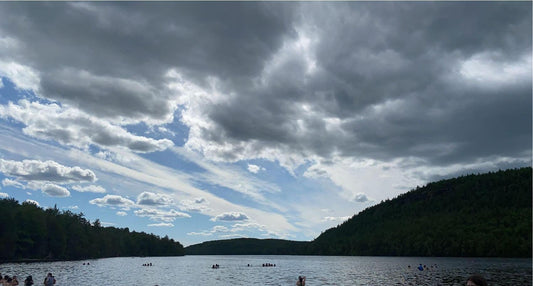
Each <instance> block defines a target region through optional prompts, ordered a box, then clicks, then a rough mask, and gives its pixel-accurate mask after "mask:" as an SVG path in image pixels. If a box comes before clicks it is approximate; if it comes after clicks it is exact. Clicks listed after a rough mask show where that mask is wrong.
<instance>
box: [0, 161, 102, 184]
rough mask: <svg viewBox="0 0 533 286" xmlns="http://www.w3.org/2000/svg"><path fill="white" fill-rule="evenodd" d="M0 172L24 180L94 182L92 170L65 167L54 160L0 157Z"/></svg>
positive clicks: (94, 176)
mask: <svg viewBox="0 0 533 286" xmlns="http://www.w3.org/2000/svg"><path fill="white" fill-rule="evenodd" d="M0 172H2V173H4V174H5V175H7V176H13V177H17V178H20V179H22V180H26V181H52V182H94V181H96V175H95V174H94V172H93V171H91V170H88V169H82V168H80V167H78V166H76V167H67V166H63V165H61V164H59V163H57V162H54V161H50V160H49V161H38V160H23V161H11V160H4V159H0Z"/></svg>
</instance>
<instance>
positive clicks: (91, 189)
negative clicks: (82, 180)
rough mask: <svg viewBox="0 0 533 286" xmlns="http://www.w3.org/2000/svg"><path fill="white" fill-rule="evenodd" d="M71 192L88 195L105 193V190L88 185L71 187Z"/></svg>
mask: <svg viewBox="0 0 533 286" xmlns="http://www.w3.org/2000/svg"><path fill="white" fill-rule="evenodd" d="M71 188H72V189H73V190H75V191H78V192H80V193H84V192H89V193H105V192H106V190H105V189H104V188H103V187H101V186H97V185H89V186H79V185H75V186H72V187H71Z"/></svg>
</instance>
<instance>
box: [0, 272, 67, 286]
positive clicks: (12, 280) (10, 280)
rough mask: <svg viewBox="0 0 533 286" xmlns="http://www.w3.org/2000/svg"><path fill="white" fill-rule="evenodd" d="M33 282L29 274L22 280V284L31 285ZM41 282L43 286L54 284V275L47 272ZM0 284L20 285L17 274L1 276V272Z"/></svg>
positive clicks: (8, 285)
mask: <svg viewBox="0 0 533 286" xmlns="http://www.w3.org/2000/svg"><path fill="white" fill-rule="evenodd" d="M33 284H34V283H33V277H32V276H31V275H29V276H28V277H26V279H25V280H24V286H31V285H33ZM43 284H44V285H45V286H52V285H54V284H56V279H55V277H54V275H52V273H48V275H46V278H44V282H43ZM0 285H2V286H17V285H20V284H19V281H18V278H17V276H15V275H14V276H13V277H9V276H8V275H5V276H2V274H0Z"/></svg>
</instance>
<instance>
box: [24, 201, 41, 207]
mask: <svg viewBox="0 0 533 286" xmlns="http://www.w3.org/2000/svg"><path fill="white" fill-rule="evenodd" d="M24 202H25V203H30V204H34V205H36V206H40V205H39V202H37V201H35V200H30V199H27V200H25V201H24Z"/></svg>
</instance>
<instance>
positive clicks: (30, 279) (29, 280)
mask: <svg viewBox="0 0 533 286" xmlns="http://www.w3.org/2000/svg"><path fill="white" fill-rule="evenodd" d="M31 285H33V277H31V275H30V276H28V277H26V280H24V286H31Z"/></svg>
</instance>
